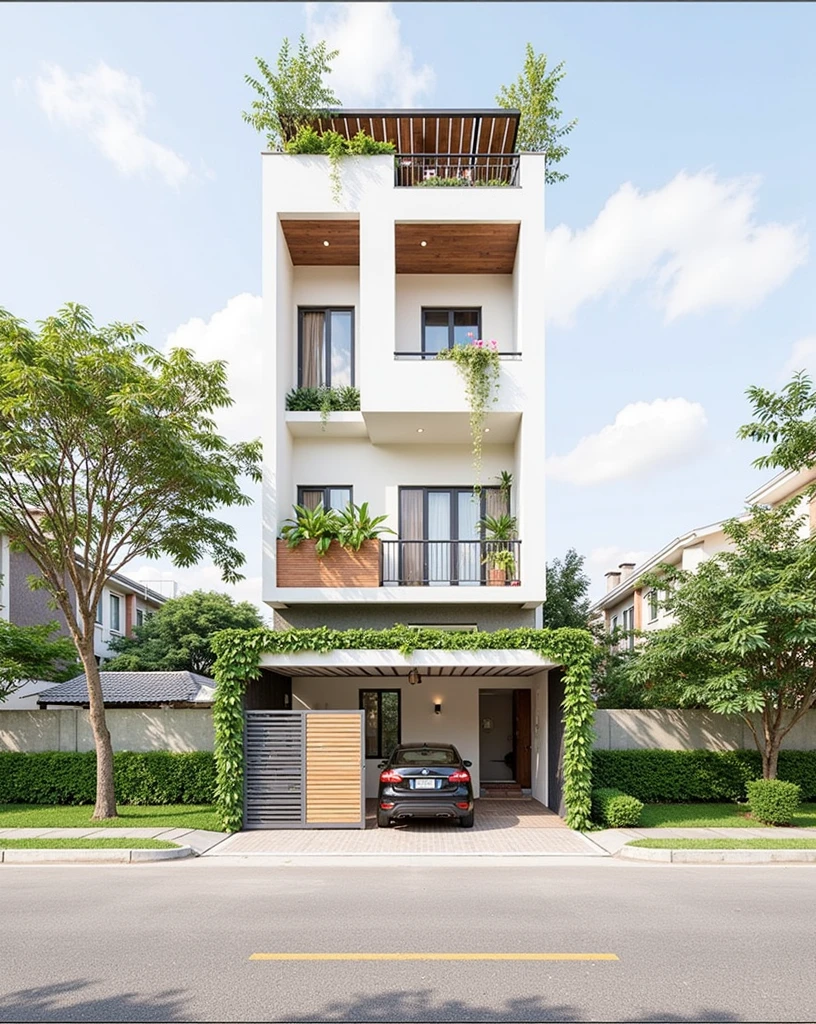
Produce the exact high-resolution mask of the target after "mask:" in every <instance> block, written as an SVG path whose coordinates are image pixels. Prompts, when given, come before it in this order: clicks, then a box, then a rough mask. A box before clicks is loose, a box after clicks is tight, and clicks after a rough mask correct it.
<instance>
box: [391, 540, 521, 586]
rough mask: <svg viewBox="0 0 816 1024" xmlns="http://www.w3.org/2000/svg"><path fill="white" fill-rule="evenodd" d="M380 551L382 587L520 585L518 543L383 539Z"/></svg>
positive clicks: (506, 541)
mask: <svg viewBox="0 0 816 1024" xmlns="http://www.w3.org/2000/svg"><path fill="white" fill-rule="evenodd" d="M380 552H381V557H382V564H381V571H380V582H381V585H382V586H384V587H484V586H519V584H520V582H521V579H520V576H519V564H520V560H521V541H520V540H383V541H380ZM500 552H502V553H504V554H500ZM507 552H509V555H510V557H509V558H508V554H507ZM511 559H512V562H511ZM496 562H498V563H499V566H501V567H499V566H497V565H496ZM508 563H510V564H509V565H508Z"/></svg>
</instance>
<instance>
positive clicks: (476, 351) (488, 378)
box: [436, 335, 500, 493]
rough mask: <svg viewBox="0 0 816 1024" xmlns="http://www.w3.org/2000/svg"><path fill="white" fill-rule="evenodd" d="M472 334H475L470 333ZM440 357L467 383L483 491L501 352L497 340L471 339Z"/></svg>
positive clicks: (477, 469) (473, 442)
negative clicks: (486, 445)
mask: <svg viewBox="0 0 816 1024" xmlns="http://www.w3.org/2000/svg"><path fill="white" fill-rule="evenodd" d="M469 337H472V335H469ZM436 358H437V359H444V360H447V361H448V362H451V363H453V364H454V365H455V366H456V369H457V370H458V371H459V375H460V377H461V378H462V380H463V381H464V384H465V399H466V401H467V403H468V405H469V407H470V441H471V445H472V448H473V474H474V486H473V489H474V491H476V492H477V493H478V492H479V491H480V490H481V475H482V445H483V443H484V429H485V419H486V418H487V410H488V407H489V406H490V405H491V403H493V402H497V401H498V400H499V395H498V391H499V369H500V365H499V351H498V345H497V344H496V342H495V341H482V340H481V339H479V340H475V341H471V342H470V343H469V344H467V345H454V346H453V348H446V349H443V350H442V351H441V352H439V353H438V354H437V357H436Z"/></svg>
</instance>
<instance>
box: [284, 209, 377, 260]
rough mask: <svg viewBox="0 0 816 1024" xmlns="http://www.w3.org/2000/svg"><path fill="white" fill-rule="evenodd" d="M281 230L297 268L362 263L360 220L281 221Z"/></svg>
mask: <svg viewBox="0 0 816 1024" xmlns="http://www.w3.org/2000/svg"><path fill="white" fill-rule="evenodd" d="M281 228H282V229H283V235H284V238H285V239H286V244H287V245H288V246H289V255H290V257H291V259H292V263H293V265H294V266H296V267H356V266H359V264H360V222H359V221H357V220H283V219H282V220H281ZM326 242H328V243H329V244H328V245H326V244H325V243H326Z"/></svg>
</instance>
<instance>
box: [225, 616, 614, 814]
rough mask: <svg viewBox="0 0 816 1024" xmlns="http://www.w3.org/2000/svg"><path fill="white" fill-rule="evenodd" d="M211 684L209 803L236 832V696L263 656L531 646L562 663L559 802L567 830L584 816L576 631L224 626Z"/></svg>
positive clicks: (586, 662)
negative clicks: (213, 781)
mask: <svg viewBox="0 0 816 1024" xmlns="http://www.w3.org/2000/svg"><path fill="white" fill-rule="evenodd" d="M211 644H212V647H213V650H214V651H215V653H216V662H215V667H214V675H215V679H216V682H217V687H216V694H215V703H214V706H213V723H214V725H215V761H216V788H215V797H216V804H217V806H218V808H219V811H220V813H221V816H222V818H223V822H224V828H225V829H226V830H227V831H229V832H236V831H238V829H240V828H241V826H242V823H243V781H244V780H243V767H244V751H243V727H244V717H243V694H244V687H245V686H246V684H247V683H248V682H249V681H250V680H253V679H257V678H258V676H259V674H260V669H259V665H260V661H261V656H262V655H263V654H292V653H295V652H298V651H313V652H315V653H318V654H320V653H329V652H331V651H338V650H346V651H348V650H372V651H377V650H379V651H382V650H396V651H399V652H400V653H401V654H403V655H408V654H411V653H412V652H413V651H421V650H448V651H466V650H470V651H487V650H492V651H500V650H532V651H536V652H537V653H538V654H539V656H540V657H542V658H544V659H547V660H550V661H555V662H557V663H558V664H560V665H562V666H563V669H564V689H565V697H564V705H563V709H564V802H565V804H566V806H567V815H566V820H567V824H568V825H569V826H570V828H574V829H586V828H589V827H590V822H591V806H592V804H591V800H592V740H593V736H594V733H593V728H592V723H593V710H594V705H593V702H592V694H591V691H590V681H591V676H592V654H593V649H594V645H593V640H592V636H591V635H590V633H589V632H587V631H586V630H583V629H555V630H549V629H498V630H496V631H495V632H492V633H481V632H475V633H448V632H445V631H443V630H438V629H415V628H414V627H411V626H401V625H400V626H394V627H393V628H392V629H345V630H337V629H328V628H327V627H325V626H320V627H318V628H317V629H284V630H274V629H268V628H266V627H263V628H260V629H247V630H241V629H227V630H223V631H222V632H220V633H216V634H215V635H214V636H213V637H212V639H211Z"/></svg>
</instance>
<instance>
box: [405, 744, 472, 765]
mask: <svg viewBox="0 0 816 1024" xmlns="http://www.w3.org/2000/svg"><path fill="white" fill-rule="evenodd" d="M397 764H400V765H404V766H405V767H406V768H409V767H410V768H424V767H426V766H427V767H428V768H451V767H453V766H454V765H457V764H459V760H458V758H457V757H456V754H455V753H454V752H453V750H452V749H451V748H450V747H421V748H419V749H416V750H403V751H402V753H401V754H400V756H399V761H397Z"/></svg>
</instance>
